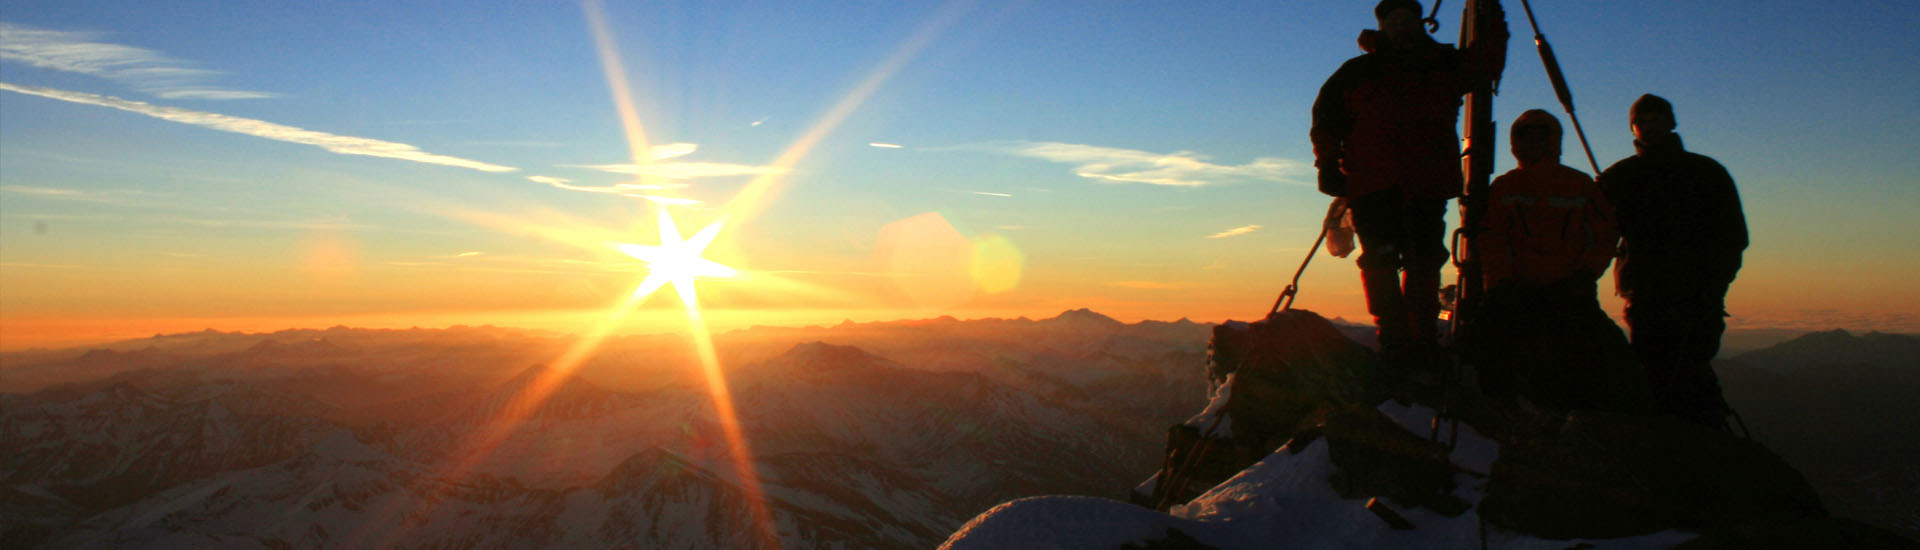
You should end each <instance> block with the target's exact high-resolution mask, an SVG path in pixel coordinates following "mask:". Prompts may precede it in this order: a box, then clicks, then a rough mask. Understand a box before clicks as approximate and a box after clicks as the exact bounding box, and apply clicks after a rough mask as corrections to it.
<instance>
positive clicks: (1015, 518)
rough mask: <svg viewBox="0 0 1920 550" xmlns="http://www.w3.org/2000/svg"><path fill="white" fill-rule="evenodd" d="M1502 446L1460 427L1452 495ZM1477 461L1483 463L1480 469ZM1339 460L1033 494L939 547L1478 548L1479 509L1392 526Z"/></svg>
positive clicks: (1272, 463)
mask: <svg viewBox="0 0 1920 550" xmlns="http://www.w3.org/2000/svg"><path fill="white" fill-rule="evenodd" d="M1380 411H1381V412H1383V413H1386V414H1387V415H1388V416H1389V417H1392V418H1394V419H1395V421H1396V423H1397V424H1400V425H1401V426H1402V427H1403V428H1405V429H1408V431H1409V432H1410V433H1415V434H1421V435H1422V437H1424V435H1423V434H1424V431H1425V427H1426V422H1427V420H1428V419H1430V418H1432V415H1433V411H1432V409H1428V408H1425V407H1402V406H1399V405H1396V404H1394V403H1392V402H1388V403H1386V404H1384V405H1382V406H1381V407H1380ZM1498 452H1499V445H1498V443H1497V442H1495V441H1493V440H1492V439H1488V438H1486V437H1483V436H1481V435H1480V434H1478V433H1476V432H1474V431H1473V430H1472V429H1471V428H1470V427H1465V426H1463V427H1462V428H1461V432H1460V443H1459V447H1458V448H1457V449H1456V450H1455V451H1454V454H1453V455H1452V457H1451V458H1452V460H1453V462H1454V464H1455V465H1456V466H1460V467H1461V468H1462V469H1464V470H1467V471H1468V472H1463V473H1461V474H1458V475H1457V476H1456V479H1455V480H1456V482H1457V483H1458V489H1456V490H1455V493H1454V495H1455V496H1457V497H1460V498H1462V499H1464V500H1466V501H1467V502H1469V503H1476V504H1477V503H1478V502H1479V499H1480V497H1481V496H1483V494H1482V484H1483V483H1484V478H1483V477H1480V476H1476V475H1474V474H1472V473H1471V472H1472V471H1474V470H1476V469H1477V470H1478V471H1485V468H1486V467H1487V465H1490V464H1491V463H1492V462H1493V459H1494V458H1495V457H1497V455H1498ZM1476 467H1477V468H1476ZM1334 470H1335V466H1334V464H1333V460H1332V458H1331V457H1330V456H1329V455H1328V443H1327V441H1326V440H1325V439H1324V438H1319V439H1315V440H1314V441H1312V442H1311V443H1309V444H1307V445H1306V446H1305V447H1303V448H1299V449H1295V448H1290V447H1282V448H1280V449H1279V450H1276V451H1274V452H1273V454H1271V455H1268V456H1267V457H1266V458H1265V459H1263V460H1261V461H1259V462H1257V463H1255V464H1254V465H1253V466H1252V467H1249V468H1247V469H1246V470H1243V471H1241V472H1240V473H1239V474H1238V475H1235V476H1234V477H1232V478H1230V479H1228V480H1227V481H1225V482H1223V483H1221V484H1220V485H1219V486H1216V487H1214V488H1213V489H1212V490H1209V491H1207V492H1206V493H1205V494H1202V495H1201V496H1199V497H1198V498H1195V499H1194V500H1193V501H1192V502H1189V503H1187V504H1184V505H1180V506H1175V507H1174V508H1173V509H1172V510H1171V511H1170V512H1169V513H1160V512H1155V511H1153V510H1149V509H1146V508H1141V507H1139V506H1135V505H1132V504H1128V503H1123V502H1119V501H1113V500H1107V499H1099V498H1092V497H1063V496H1062V497H1031V498H1024V499H1020V500H1015V501H1012V502H1008V503H1005V504H1002V505H1000V506H998V507H995V508H993V509H992V510H989V511H987V512H986V513H983V514H981V515H979V516H978V517H975V518H974V519H973V520H972V521H969V522H967V524H966V525H965V526H963V527H961V528H960V530H959V531H957V532H955V533H953V535H952V536H951V537H949V538H948V539H947V541H946V542H945V543H944V544H942V545H941V546H940V548H941V549H942V550H976V549H978V550H985V549H1005V548H1022V549H1078V548H1085V549H1096V548H1118V547H1121V546H1122V545H1125V544H1142V543H1145V542H1147V541H1154V540H1162V539H1166V538H1168V537H1169V534H1168V530H1169V529H1173V530H1177V531H1178V532H1179V533H1181V534H1184V535H1185V536H1187V537H1191V538H1192V539H1194V540H1195V541H1197V542H1199V543H1202V544H1206V545H1209V546H1213V547H1217V548H1220V549H1222V550H1238V549H1248V550H1253V549H1273V548H1478V547H1479V545H1480V544H1481V527H1480V521H1479V518H1478V516H1476V515H1475V513H1474V512H1473V511H1472V510H1469V511H1468V512H1466V513H1464V514H1461V515H1459V516H1456V517H1446V516H1443V515H1440V514H1438V513H1435V512H1432V511H1429V510H1426V509H1423V508H1411V509H1402V510H1396V511H1397V512H1399V514H1400V515H1401V516H1403V517H1405V518H1406V519H1407V520H1408V521H1410V522H1412V523H1413V524H1414V525H1415V526H1416V528H1415V529H1412V530H1395V529H1393V528H1392V527H1390V526H1388V525H1387V524H1386V523H1385V522H1383V521H1382V520H1381V519H1380V518H1378V517H1376V516H1374V514H1373V513H1372V512H1370V511H1368V510H1367V509H1366V508H1365V504H1366V501H1364V500H1348V499H1343V498H1341V496H1340V495H1339V494H1338V493H1337V492H1335V491H1334V489H1333V488H1332V487H1331V486H1330V485H1329V484H1328V483H1327V479H1328V478H1330V477H1332V476H1333V475H1334ZM1694 536H1695V535H1693V534H1691V533H1682V532H1678V531H1664V532H1660V533H1654V534H1650V535H1644V536H1639V537H1630V538H1622V539H1609V540H1574V541H1567V540H1550V539H1540V538H1534V537H1529V536H1525V535H1520V534H1516V533H1509V532H1503V531H1500V530H1498V529H1495V528H1487V532H1486V537H1487V544H1488V547H1491V548H1519V549H1535V548H1538V549H1543V550H1544V549H1554V550H1558V549H1563V548H1568V547H1572V546H1577V545H1579V544H1591V545H1592V546H1591V547H1592V548H1603V549H1613V548H1618V549H1637V548H1649V549H1651V548H1670V547H1672V546H1674V545H1677V544H1679V543H1681V542H1685V541H1687V540H1689V539H1691V538H1693V537H1694Z"/></svg>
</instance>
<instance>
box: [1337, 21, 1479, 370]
mask: <svg viewBox="0 0 1920 550" xmlns="http://www.w3.org/2000/svg"><path fill="white" fill-rule="evenodd" d="M1494 6H1495V7H1497V6H1498V5H1497V4H1494ZM1420 11H1421V10H1420V3H1419V2H1415V1H1413V0H1384V1H1382V2H1380V3H1379V5H1377V6H1375V7H1374V9H1373V14H1374V17H1375V18H1376V19H1377V20H1378V21H1379V24H1380V30H1379V32H1378V33H1377V34H1373V33H1371V32H1370V31H1369V32H1367V33H1362V35H1361V46H1362V48H1363V49H1366V50H1367V53H1366V54H1364V55H1361V56H1359V57H1355V58H1353V59H1351V60H1348V61H1347V62H1346V64H1344V65H1341V66H1340V69H1339V70H1338V71H1335V72H1334V73H1333V76H1332V77H1329V78H1328V79H1327V82H1326V84H1325V85H1323V86H1322V87H1321V88H1320V96H1319V98H1318V99H1316V100H1315V101H1314V103H1313V130H1312V139H1313V153H1314V166H1315V167H1316V168H1319V184H1320V191H1321V192H1322V193H1326V194H1328V195H1332V196H1335V197H1345V198H1347V200H1348V203H1349V205H1350V206H1351V208H1352V209H1353V222H1354V228H1355V230H1356V231H1357V232H1358V233H1359V236H1360V249H1361V254H1360V259H1359V260H1358V261H1357V262H1356V263H1358V264H1359V265H1360V280H1361V283H1362V286H1363V287H1364V288H1365V289H1366V294H1367V311H1368V312H1369V313H1371V314H1373V320H1374V324H1375V325H1376V326H1378V327H1379V329H1378V330H1379V332H1378V335H1379V339H1380V348H1381V351H1383V352H1384V354H1385V355H1386V358H1387V360H1388V362H1389V363H1392V364H1396V365H1398V366H1401V367H1404V368H1411V369H1421V368H1423V367H1426V366H1429V365H1431V364H1432V361H1433V360H1434V358H1435V357H1436V352H1437V350H1438V349H1439V345H1438V338H1437V334H1436V332H1437V331H1436V327H1435V321H1436V317H1437V316H1438V314H1439V311H1440V299H1439V290H1440V267H1441V266H1442V265H1444V264H1446V262H1447V257H1448V253H1447V246H1446V242H1445V240H1446V221H1445V220H1444V219H1443V218H1444V216H1445V215H1446V209H1447V201H1448V200H1449V199H1452V198H1454V197H1457V196H1460V191H1461V181H1462V177H1461V173H1460V137H1459V134H1458V133H1457V130H1456V126H1458V121H1459V118H1460V105H1461V96H1463V95H1465V94H1466V93H1467V92H1468V91H1469V90H1471V89H1472V88H1473V86H1474V84H1476V83H1484V82H1487V81H1489V80H1493V79H1495V78H1497V77H1498V76H1499V74H1500V71H1501V69H1502V68H1503V67H1504V66H1505V63H1506V51H1507V47H1506V44H1507V42H1506V38H1507V37H1506V34H1505V33H1504V32H1501V33H1499V36H1497V37H1493V38H1494V39H1491V40H1482V41H1479V42H1478V43H1477V44H1476V45H1475V46H1474V47H1471V48H1467V49H1464V50H1456V49H1454V48H1453V47H1451V46H1449V45H1446V44H1440V43H1437V42H1434V41H1433V39H1432V38H1430V37H1428V36H1427V35H1426V33H1424V32H1422V31H1421V22H1420Z"/></svg>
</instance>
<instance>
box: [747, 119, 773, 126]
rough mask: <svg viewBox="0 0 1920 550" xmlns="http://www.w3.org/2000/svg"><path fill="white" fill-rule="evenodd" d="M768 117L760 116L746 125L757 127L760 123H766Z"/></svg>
mask: <svg viewBox="0 0 1920 550" xmlns="http://www.w3.org/2000/svg"><path fill="white" fill-rule="evenodd" d="M768 118H769V117H760V119H759V120H755V121H753V123H752V124H748V125H747V126H752V127H755V128H758V127H759V126H760V125H761V124H766V123H767V119H768Z"/></svg>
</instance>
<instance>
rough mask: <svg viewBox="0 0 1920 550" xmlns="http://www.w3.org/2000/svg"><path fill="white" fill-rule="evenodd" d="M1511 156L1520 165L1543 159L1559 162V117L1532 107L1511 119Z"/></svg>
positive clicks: (1534, 162)
mask: <svg viewBox="0 0 1920 550" xmlns="http://www.w3.org/2000/svg"><path fill="white" fill-rule="evenodd" d="M1511 139H1512V141H1513V158H1514V159H1515V160H1518V161H1520V165H1521V166H1528V165H1532V164H1536V163H1539V162H1543V161H1551V162H1560V140H1561V130H1560V119H1558V118H1554V116H1553V113H1549V112H1546V111H1542V110H1540V109H1532V110H1529V111H1527V112H1524V113H1520V117H1519V118H1515V119H1513V133H1512V136H1511Z"/></svg>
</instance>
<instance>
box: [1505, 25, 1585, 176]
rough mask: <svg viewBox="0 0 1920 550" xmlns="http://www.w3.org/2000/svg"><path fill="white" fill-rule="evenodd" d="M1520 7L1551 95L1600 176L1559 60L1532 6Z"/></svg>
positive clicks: (1571, 91)
mask: <svg viewBox="0 0 1920 550" xmlns="http://www.w3.org/2000/svg"><path fill="white" fill-rule="evenodd" d="M1520 7H1522V8H1525V9H1526V10H1527V24H1529V25H1532V26H1533V45H1534V48H1535V49H1537V50H1539V51H1540V63H1541V64H1544V65H1546V66H1547V80H1550V81H1552V82H1553V95H1555V96H1558V97H1559V98H1560V107H1561V108H1564V109H1566V110H1567V118H1569V119H1572V120H1573V133H1574V134H1575V135H1578V136H1580V148H1581V149H1582V150H1585V151H1586V152H1587V166H1589V167H1592V168H1593V175H1594V177H1599V176H1600V163H1598V162H1595V161H1594V160H1593V146H1591V145H1588V144H1587V132H1586V130H1582V129H1581V128H1580V115H1577V114H1574V112H1573V89H1572V88H1570V87H1568V86H1567V76H1566V75H1565V74H1562V73H1561V72H1560V59H1559V58H1558V57H1556V56H1554V55H1553V45H1552V44H1548V43H1547V35H1544V34H1540V22H1538V21H1534V19H1533V4H1531V3H1528V1H1527V0H1520Z"/></svg>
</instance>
